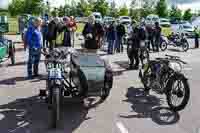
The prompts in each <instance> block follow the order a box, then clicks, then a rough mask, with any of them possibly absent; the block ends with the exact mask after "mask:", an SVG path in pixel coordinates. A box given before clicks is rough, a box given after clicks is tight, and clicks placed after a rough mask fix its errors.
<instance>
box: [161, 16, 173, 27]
mask: <svg viewBox="0 0 200 133" xmlns="http://www.w3.org/2000/svg"><path fill="white" fill-rule="evenodd" d="M160 25H161V26H162V27H170V26H171V24H170V20H169V19H166V18H160Z"/></svg>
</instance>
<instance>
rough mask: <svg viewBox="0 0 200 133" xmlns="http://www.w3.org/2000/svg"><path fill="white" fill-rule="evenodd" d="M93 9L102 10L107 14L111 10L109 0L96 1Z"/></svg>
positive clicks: (103, 14) (95, 10) (101, 11)
mask: <svg viewBox="0 0 200 133" xmlns="http://www.w3.org/2000/svg"><path fill="white" fill-rule="evenodd" d="M93 11H94V12H100V13H101V14H102V16H105V15H107V14H108V11H109V5H108V2H106V0H97V1H96V2H94V6H93Z"/></svg>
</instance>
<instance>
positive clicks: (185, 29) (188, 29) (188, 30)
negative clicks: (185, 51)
mask: <svg viewBox="0 0 200 133" xmlns="http://www.w3.org/2000/svg"><path fill="white" fill-rule="evenodd" d="M178 32H180V33H184V34H185V35H186V36H187V37H189V38H193V37H194V36H195V33H194V27H193V26H192V25H191V24H189V23H184V24H180V25H179V29H178Z"/></svg>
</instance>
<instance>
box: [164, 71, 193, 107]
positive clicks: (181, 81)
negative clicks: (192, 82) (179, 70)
mask: <svg viewBox="0 0 200 133" xmlns="http://www.w3.org/2000/svg"><path fill="white" fill-rule="evenodd" d="M175 83H177V84H175ZM174 85H175V86H176V88H175V87H174ZM181 87H182V88H181ZM167 88H168V90H167V103H168V105H169V106H170V108H171V109H172V110H173V111H180V110H183V109H184V108H185V107H186V105H187V103H188V101H189V98H190V88H189V84H188V82H187V79H186V78H185V77H184V76H183V75H181V74H176V75H175V76H173V77H171V78H170V80H169V81H168V83H167ZM181 89H183V90H181ZM175 96H176V99H175V103H174V101H173V100H174V98H175ZM172 98H173V99H172ZM177 98H182V101H181V102H180V104H178V105H175V104H176V103H177V101H178V99H177Z"/></svg>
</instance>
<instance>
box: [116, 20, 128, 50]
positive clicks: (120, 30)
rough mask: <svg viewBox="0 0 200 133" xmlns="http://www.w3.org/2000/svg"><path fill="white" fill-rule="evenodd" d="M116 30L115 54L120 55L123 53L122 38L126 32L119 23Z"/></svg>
mask: <svg viewBox="0 0 200 133" xmlns="http://www.w3.org/2000/svg"><path fill="white" fill-rule="evenodd" d="M129 28H130V27H129ZM116 30H117V39H116V47H117V52H119V53H120V52H123V44H122V38H123V36H124V35H125V32H126V31H125V27H124V25H123V24H121V23H119V24H118V25H117V27H116Z"/></svg>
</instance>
